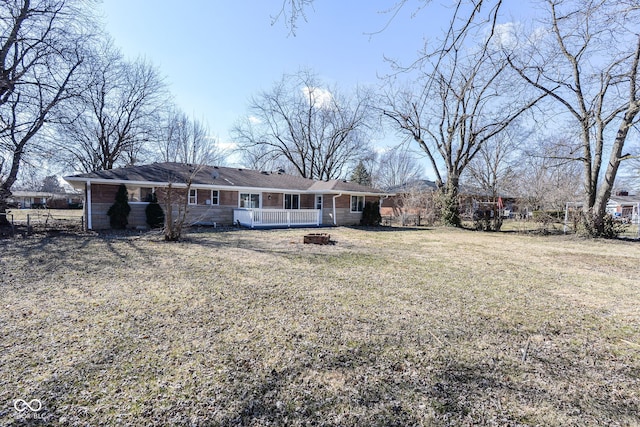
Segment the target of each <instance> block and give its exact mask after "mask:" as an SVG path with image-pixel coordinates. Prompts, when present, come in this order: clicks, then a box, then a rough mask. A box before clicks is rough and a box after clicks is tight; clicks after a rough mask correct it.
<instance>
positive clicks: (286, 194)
mask: <svg viewBox="0 0 640 427" xmlns="http://www.w3.org/2000/svg"><path fill="white" fill-rule="evenodd" d="M287 196H291V197H293V196H298V206H297V207H295V208H294V207H291V208H289V209H292V210H296V209H300V193H283V194H282V209H287V208H286V205H287V204H286V200H285V199H286V198H287ZM292 201H293V200H292ZM292 205H293V203H292Z"/></svg>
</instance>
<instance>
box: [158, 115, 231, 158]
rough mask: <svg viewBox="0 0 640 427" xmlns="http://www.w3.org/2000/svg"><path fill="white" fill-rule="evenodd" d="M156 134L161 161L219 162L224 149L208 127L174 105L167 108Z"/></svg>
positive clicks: (224, 154) (223, 155)
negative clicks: (158, 131) (158, 132)
mask: <svg viewBox="0 0 640 427" xmlns="http://www.w3.org/2000/svg"><path fill="white" fill-rule="evenodd" d="M163 122H164V124H163V126H162V129H161V132H160V135H158V147H157V151H158V154H157V157H159V158H160V159H161V160H162V161H164V162H178V163H184V164H209V165H213V164H216V165H220V164H222V163H224V160H225V157H226V153H225V152H224V150H222V149H220V148H219V146H218V144H217V142H216V139H215V138H214V137H213V136H212V135H211V132H210V130H209V127H208V126H207V125H206V124H205V123H204V122H202V121H200V120H197V119H192V118H189V117H188V116H187V115H186V114H185V113H184V112H182V111H180V110H177V109H175V108H172V109H170V110H169V111H167V112H166V114H165V117H164V119H163Z"/></svg>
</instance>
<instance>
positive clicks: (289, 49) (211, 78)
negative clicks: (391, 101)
mask: <svg viewBox="0 0 640 427" xmlns="http://www.w3.org/2000/svg"><path fill="white" fill-rule="evenodd" d="M395 3H396V2H395V0H367V1H344V0H317V1H316V2H315V4H314V7H313V8H311V9H308V16H307V17H308V21H307V22H304V21H300V22H299V27H298V29H297V33H296V35H295V36H291V35H290V34H289V30H288V28H287V27H286V26H285V24H284V22H282V21H281V22H277V23H276V24H275V25H271V24H272V22H271V16H273V15H275V14H276V13H277V12H278V10H279V7H281V5H282V2H281V0H260V1H258V0H253V1H250V0H235V1H222V0H209V1H206V0H185V1H183V2H176V1H175V0H171V1H169V0H156V1H153V2H151V1H142V0H104V2H103V3H102V8H103V14H104V21H105V25H106V30H107V31H108V32H109V33H110V34H111V35H112V37H113V38H114V40H115V43H116V45H117V46H119V47H120V48H121V49H122V51H123V53H124V54H125V55H126V56H128V57H131V58H133V57H137V56H143V57H145V58H147V59H148V60H150V61H151V62H153V63H154V64H155V65H156V66H157V67H158V68H159V69H160V71H161V73H162V74H163V75H164V76H166V81H167V82H168V83H169V85H170V89H171V92H172V93H173V95H174V97H175V101H176V103H177V104H178V106H179V107H181V108H182V109H183V110H184V111H185V112H186V113H188V114H190V115H193V116H195V117H196V118H198V119H203V120H204V121H206V122H207V123H208V124H209V127H210V129H211V131H212V133H213V135H214V136H217V137H219V138H220V139H221V141H223V142H228V141H229V136H228V134H229V130H230V128H231V127H232V126H233V124H234V123H235V122H236V120H238V119H239V118H240V117H241V116H242V115H244V114H246V112H247V103H248V99H249V97H250V96H252V95H254V94H257V93H258V92H259V91H261V90H266V89H269V88H270V87H271V86H272V84H273V82H275V81H277V80H279V79H280V78H281V76H282V75H283V73H293V72H296V71H298V70H299V69H300V68H309V69H311V70H313V71H315V72H316V73H317V74H318V75H319V77H320V78H321V79H322V80H323V81H325V82H327V83H329V84H332V85H333V84H336V85H337V86H338V87H340V88H341V89H342V90H343V91H347V90H349V89H350V88H352V87H354V86H355V85H357V84H365V85H367V84H371V85H377V84H380V81H379V79H378V75H382V74H385V73H387V72H388V71H389V69H390V68H389V64H388V63H387V62H385V61H384V59H383V58H384V55H386V56H388V57H392V58H394V59H397V60H401V61H404V62H409V61H411V60H412V59H415V58H416V52H417V51H418V50H419V49H420V48H421V47H422V45H423V41H424V40H425V37H428V36H429V37H436V36H438V35H439V34H440V32H441V30H442V28H445V27H446V26H447V25H448V20H449V16H450V14H451V10H450V9H448V8H445V7H440V6H438V4H437V3H433V4H431V5H430V6H429V7H428V8H426V9H423V10H421V11H420V12H419V13H417V14H415V16H412V15H414V12H416V8H417V7H418V6H419V5H420V4H422V3H421V2H419V1H417V0H415V1H414V2H409V4H408V5H407V6H406V7H405V8H404V9H403V10H401V12H400V14H399V15H398V16H397V17H396V18H395V19H394V20H393V22H391V24H390V25H389V26H388V27H387V28H384V27H385V25H386V24H387V23H388V21H389V19H390V17H391V16H390V15H389V14H388V13H383V12H384V11H385V10H386V9H388V8H389V7H390V6H392V5H393V4H395ZM383 28H384V31H381V32H380V33H379V34H375V35H367V33H374V32H377V31H379V30H381V29H383ZM397 142H399V140H397V139H394V137H393V135H388V136H387V138H386V139H385V142H384V144H387V145H389V144H393V143H397Z"/></svg>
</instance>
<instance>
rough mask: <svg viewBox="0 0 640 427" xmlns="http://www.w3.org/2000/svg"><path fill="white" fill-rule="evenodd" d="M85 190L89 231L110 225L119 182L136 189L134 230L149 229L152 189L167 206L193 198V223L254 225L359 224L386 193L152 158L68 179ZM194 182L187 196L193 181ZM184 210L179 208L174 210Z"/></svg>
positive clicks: (189, 202)
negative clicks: (167, 198) (364, 212)
mask: <svg viewBox="0 0 640 427" xmlns="http://www.w3.org/2000/svg"><path fill="white" fill-rule="evenodd" d="M65 180H66V181H67V182H69V183H70V184H71V185H72V186H73V187H74V188H76V189H78V190H81V191H83V192H84V194H85V200H86V203H85V212H84V215H85V224H87V228H88V229H93V230H99V229H107V228H109V217H108V216H107V211H108V209H109V207H110V206H111V205H112V204H113V203H114V201H115V195H116V192H117V190H118V187H119V186H120V184H124V185H125V186H126V188H127V191H128V193H129V205H130V206H131V213H130V214H129V226H130V227H145V226H146V216H145V208H146V206H147V205H148V203H149V201H150V196H151V194H152V193H154V194H156V196H157V198H158V202H159V203H160V204H161V205H163V208H165V207H164V204H165V200H164V197H165V196H166V195H167V189H168V188H169V187H171V188H172V190H171V191H172V192H174V194H173V195H172V200H179V199H180V198H182V200H183V202H186V203H187V223H188V224H207V225H231V224H239V225H243V226H247V227H252V228H253V227H277V226H295V225H298V226H303V225H304V226H321V225H356V224H359V223H360V219H361V218H362V210H363V208H364V205H365V203H366V202H369V201H371V202H375V201H380V199H382V198H384V197H386V196H388V194H387V193H385V192H383V191H381V190H378V189H375V188H371V187H367V186H363V185H359V184H356V183H352V182H347V181H343V180H336V179H334V180H329V181H318V180H313V179H308V178H303V177H300V176H294V175H289V174H286V173H284V171H281V170H280V171H257V170H250V169H242V168H231V167H222V166H201V165H186V164H181V163H153V164H148V165H140V166H129V167H123V168H118V169H111V170H104V171H98V172H91V173H84V174H80V175H73V176H68V177H65ZM189 181H190V182H191V186H190V187H189V192H188V194H187V182H189ZM176 209H177V207H176V206H175V205H174V208H173V210H174V212H175V211H176Z"/></svg>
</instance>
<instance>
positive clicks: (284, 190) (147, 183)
mask: <svg viewBox="0 0 640 427" xmlns="http://www.w3.org/2000/svg"><path fill="white" fill-rule="evenodd" d="M64 179H65V181H68V182H84V183H86V182H89V180H90V181H91V182H92V183H94V184H110V185H119V184H125V185H131V186H140V187H150V186H151V187H167V186H168V185H169V184H171V186H172V187H173V188H187V184H184V183H179V182H172V183H169V182H155V181H128V180H122V179H104V178H98V179H95V178H78V177H65V178H64ZM191 188H199V189H201V190H219V191H238V192H244V193H254V194H255V193H295V194H323V195H336V194H337V195H342V194H344V191H339V190H313V189H309V190H301V189H291V188H271V187H264V188H263V187H240V186H233V185H219V184H218V185H212V184H193V185H191ZM349 194H353V195H354V196H378V197H382V196H395V195H396V193H368V192H364V191H352V192H349Z"/></svg>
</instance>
